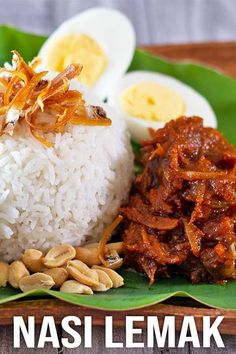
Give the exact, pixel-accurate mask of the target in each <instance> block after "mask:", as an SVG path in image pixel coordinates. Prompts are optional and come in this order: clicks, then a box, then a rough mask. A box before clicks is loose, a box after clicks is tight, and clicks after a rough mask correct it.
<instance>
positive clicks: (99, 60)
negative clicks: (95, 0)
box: [39, 7, 135, 98]
mask: <svg viewBox="0 0 236 354" xmlns="http://www.w3.org/2000/svg"><path fill="white" fill-rule="evenodd" d="M134 49H135V33H134V29H133V26H132V24H131V22H130V20H129V19H128V18H127V17H126V16H125V15H123V14H122V13H120V12H119V11H116V10H113V9H109V8H103V7H98V8H93V9H90V10H87V11H85V12H82V13H80V14H79V15H77V16H75V17H72V18H71V19H69V20H67V21H66V22H64V23H63V24H62V25H61V26H60V27H59V28H58V29H57V30H56V31H55V32H54V33H53V34H52V35H51V36H50V37H49V38H48V40H47V41H46V42H45V43H44V45H43V46H42V48H41V50H40V52H39V56H40V57H41V59H42V66H43V67H46V68H48V69H50V70H53V71H56V72H59V71H61V70H63V69H64V68H65V67H67V66H68V65H69V64H72V63H80V64H82V65H83V70H82V72H81V74H80V75H79V77H78V79H79V81H80V82H81V83H83V84H85V85H86V86H88V87H90V88H91V89H92V90H93V91H94V92H95V93H96V94H97V95H98V96H99V97H101V98H105V97H106V95H107V94H108V92H109V90H110V88H111V87H112V86H113V84H114V82H115V81H116V80H118V78H120V77H121V76H122V75H123V74H124V73H125V72H126V70H127V68H128V67H129V65H130V62H131V60H132V57H133V53H134Z"/></svg>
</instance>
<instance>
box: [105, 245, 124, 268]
mask: <svg viewBox="0 0 236 354" xmlns="http://www.w3.org/2000/svg"><path fill="white" fill-rule="evenodd" d="M104 258H105V261H106V265H107V267H108V268H110V269H113V270H116V269H119V268H120V267H121V266H122V264H123V258H120V256H119V254H118V253H117V252H116V251H115V250H112V251H108V252H107V253H106V254H105V257H104Z"/></svg>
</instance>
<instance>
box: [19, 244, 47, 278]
mask: <svg viewBox="0 0 236 354" xmlns="http://www.w3.org/2000/svg"><path fill="white" fill-rule="evenodd" d="M21 259H22V262H23V263H24V264H25V265H26V267H27V268H28V269H29V270H30V271H31V272H34V273H35V272H41V271H42V270H43V269H44V268H45V267H44V265H43V262H42V260H43V253H42V252H41V251H39V250H36V249H33V248H32V249H27V250H25V252H24V253H23V255H22V257H21Z"/></svg>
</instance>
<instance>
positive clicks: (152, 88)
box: [108, 71, 217, 142]
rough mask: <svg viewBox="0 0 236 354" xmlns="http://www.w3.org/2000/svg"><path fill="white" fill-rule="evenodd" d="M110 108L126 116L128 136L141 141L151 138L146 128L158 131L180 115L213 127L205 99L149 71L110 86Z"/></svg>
mask: <svg viewBox="0 0 236 354" xmlns="http://www.w3.org/2000/svg"><path fill="white" fill-rule="evenodd" d="M108 101H109V103H110V104H111V105H113V106H115V107H116V108H118V110H119V111H122V112H123V113H124V114H125V117H126V121H127V125H128V128H129V130H130V132H131V137H132V138H133V139H134V140H136V141H138V142H140V141H142V140H145V139H148V138H149V137H150V135H149V131H148V128H153V129H155V130H156V129H159V128H161V127H163V126H164V125H165V123H166V122H168V121H169V120H171V119H176V118H178V117H180V116H182V115H186V116H193V115H195V116H200V117H202V118H203V119H204V124H205V126H209V127H216V125H217V120H216V116H215V113H214V112H213V110H212V108H211V106H210V105H209V103H208V102H207V100H206V99H205V98H204V97H203V96H201V95H200V94H199V93H198V92H197V91H195V90H194V89H193V88H191V87H190V86H188V85H186V84H184V83H183V82H181V81H179V80H177V79H174V78H172V77H169V76H167V75H163V74H160V73H154V72H148V71H133V72H130V73H128V74H126V75H124V76H123V77H122V78H121V79H120V80H119V81H118V82H117V83H116V85H114V86H113V88H112V89H111V91H110V94H109V96H108Z"/></svg>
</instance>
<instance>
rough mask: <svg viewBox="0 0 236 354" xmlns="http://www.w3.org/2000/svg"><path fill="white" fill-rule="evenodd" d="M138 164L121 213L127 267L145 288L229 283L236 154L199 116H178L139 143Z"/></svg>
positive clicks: (234, 274) (235, 240) (233, 274)
mask: <svg viewBox="0 0 236 354" xmlns="http://www.w3.org/2000/svg"><path fill="white" fill-rule="evenodd" d="M141 162H142V164H143V166H144V171H143V173H142V174H141V175H139V176H137V177H136V180H135V182H134V184H133V187H132V191H131V196H130V202H129V204H128V205H127V206H126V207H123V208H121V214H122V216H123V217H124V225H125V230H124V233H123V239H124V251H125V263H126V265H128V266H130V267H134V268H135V269H137V270H138V271H141V272H144V273H146V274H147V275H148V277H149V279H150V283H153V282H154V279H155V278H156V277H157V278H160V277H169V276H171V275H173V274H176V273H181V274H184V275H186V276H187V277H189V278H190V279H191V281H192V282H193V283H198V282H218V281H224V280H227V279H232V278H236V270H235V259H236V149H235V148H234V147H233V146H232V145H230V144H229V143H228V142H227V141H226V140H225V139H224V138H223V136H222V135H221V134H220V133H219V132H218V131H217V130H216V129H213V128H205V127H203V121H202V119H201V118H198V117H192V118H186V117H181V118H179V119H177V120H175V121H171V122H169V123H168V124H166V126H165V127H164V128H163V129H159V130H157V131H156V132H155V133H153V138H152V140H150V141H147V142H144V144H143V147H142V149H141Z"/></svg>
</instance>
